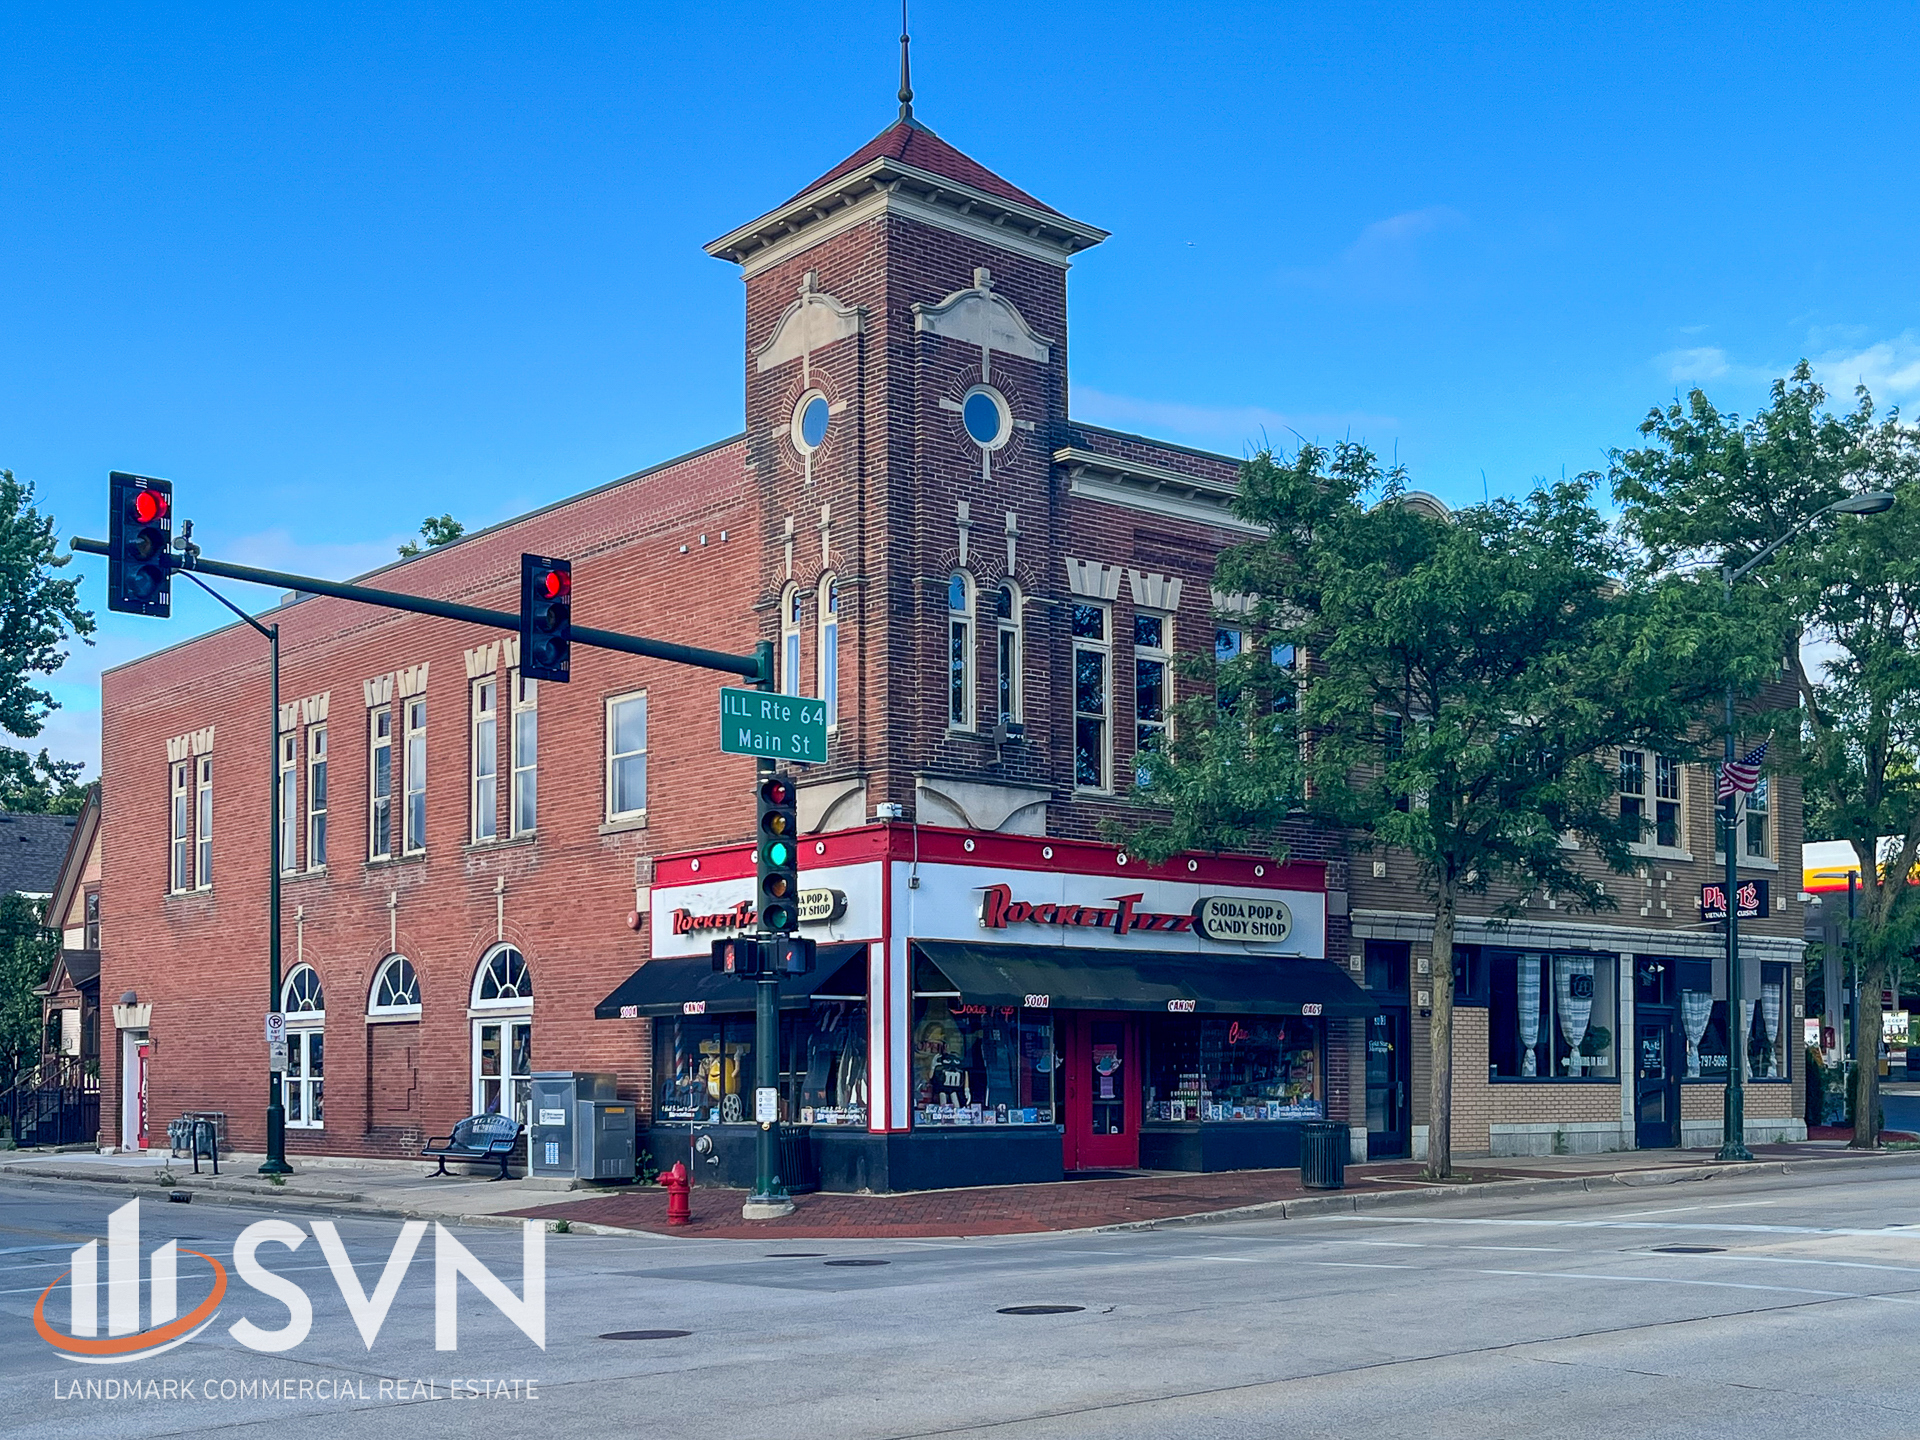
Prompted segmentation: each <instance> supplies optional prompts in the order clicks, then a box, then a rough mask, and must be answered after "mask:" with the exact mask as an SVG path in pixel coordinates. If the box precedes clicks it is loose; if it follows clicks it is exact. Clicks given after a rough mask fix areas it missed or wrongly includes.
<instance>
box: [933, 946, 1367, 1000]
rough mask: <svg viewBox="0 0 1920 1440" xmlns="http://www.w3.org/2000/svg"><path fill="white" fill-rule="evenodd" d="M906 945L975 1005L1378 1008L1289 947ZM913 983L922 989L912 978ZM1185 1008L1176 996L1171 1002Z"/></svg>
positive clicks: (1333, 970)
mask: <svg viewBox="0 0 1920 1440" xmlns="http://www.w3.org/2000/svg"><path fill="white" fill-rule="evenodd" d="M915 948H916V949H918V950H919V951H920V953H921V954H922V955H924V956H925V957H926V958H927V960H928V961H929V962H931V963H932V964H933V965H934V966H935V967H936V968H937V969H939V971H940V972H941V973H942V974H943V975H945V976H946V977H947V978H948V979H949V980H951V981H952V982H953V988H954V989H955V990H957V991H959V992H960V998H961V999H962V1000H964V1001H967V1002H969V1003H972V1004H978V1005H1021V1004H1024V1003H1025V1002H1026V1000H1027V998H1028V997H1029V996H1032V995H1045V996H1046V997H1047V1003H1048V1004H1049V1005H1050V1006H1051V1007H1052V1008H1054V1009H1056V1010H1158V1011H1161V1012H1163V1013H1164V1012H1165V1011H1166V1010H1168V1009H1169V1008H1170V1007H1169V1005H1168V1002H1169V1001H1186V1002H1191V1005H1192V1008H1193V1010H1194V1011H1195V1012H1196V1013H1198V1014H1216V1015H1299V1014H1301V1013H1303V1011H1304V1009H1305V1007H1306V1006H1309V1005H1318V1006H1319V1007H1320V1009H1319V1011H1318V1013H1319V1014H1321V1015H1328V1016H1366V1015H1372V1014H1374V1013H1375V1012H1376V1011H1377V1010H1378V1009H1379V1008H1380V1007H1379V1006H1377V1005H1375V1004H1374V1003H1373V1001H1372V1000H1370V999H1369V998H1368V997H1367V992H1366V991H1364V990H1362V989H1361V988H1360V987H1359V986H1358V985H1356V984H1354V983H1353V981H1352V980H1350V979H1349V978H1347V973H1346V972H1345V971H1344V970H1342V969H1341V968H1340V967H1339V966H1338V965H1335V964H1333V963H1332V962H1330V961H1327V960H1303V959H1299V958H1297V957H1294V956H1267V955H1181V954H1173V953H1169V952H1167V951H1162V950H1150V951H1142V952H1141V953H1140V954H1137V955H1132V954H1127V955H1116V954H1112V953H1111V952H1109V951H1105V950H1069V949H1065V948H1060V947H1055V946H1051V945H965V944H956V943H953V942H950V941H940V940H922V941H917V942H915ZM916 988H926V987H924V986H918V985H917V986H916ZM1180 1008H1181V1009H1182V1010H1184V1009H1186V1008H1187V1007H1186V1006H1185V1005H1182V1006H1181V1007H1180Z"/></svg>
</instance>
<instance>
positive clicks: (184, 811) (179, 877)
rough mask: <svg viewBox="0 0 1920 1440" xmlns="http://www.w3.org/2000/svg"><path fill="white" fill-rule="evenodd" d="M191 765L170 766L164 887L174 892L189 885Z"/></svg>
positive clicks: (190, 870) (181, 763) (191, 875)
mask: <svg viewBox="0 0 1920 1440" xmlns="http://www.w3.org/2000/svg"><path fill="white" fill-rule="evenodd" d="M192 781H193V765H192V763H191V762H190V761H186V760H181V761H178V762H177V763H175V765H174V766H173V774H172V784H173V810H172V819H171V831H170V833H171V835H172V844H171V847H170V848H171V854H170V856H169V864H168V875H167V888H168V889H169V890H172V891H174V892H176V893H178V892H179V891H182V890H191V889H192V888H193V793H192Z"/></svg>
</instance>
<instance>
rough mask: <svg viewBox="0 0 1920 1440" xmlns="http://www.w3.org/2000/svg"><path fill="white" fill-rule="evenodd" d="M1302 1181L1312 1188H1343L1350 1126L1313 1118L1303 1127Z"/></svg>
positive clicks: (1301, 1143)
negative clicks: (1348, 1128) (1348, 1127)
mask: <svg viewBox="0 0 1920 1440" xmlns="http://www.w3.org/2000/svg"><path fill="white" fill-rule="evenodd" d="M1300 1183H1301V1184H1302V1185H1304V1186H1306V1188H1307V1189H1309V1190H1340V1189H1344V1188H1345V1187H1346V1183H1347V1127H1346V1126H1344V1125H1335V1124H1333V1123H1332V1122H1331V1121H1327V1120H1312V1121H1309V1122H1308V1123H1307V1124H1305V1125H1303V1126H1302V1127H1301V1134H1300Z"/></svg>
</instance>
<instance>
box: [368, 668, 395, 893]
mask: <svg viewBox="0 0 1920 1440" xmlns="http://www.w3.org/2000/svg"><path fill="white" fill-rule="evenodd" d="M382 721H385V722H386V733H385V734H384V735H383V734H381V733H380V726H381V722H382ZM383 778H384V779H385V781H386V793H385V794H384V795H383V794H381V793H380V782H381V780H382V779H383ZM393 801H394V794H393V707H392V706H391V705H376V706H374V707H373V709H371V710H369V711H368V712H367V859H369V860H391V859H392V858H393V855H394V850H393ZM382 817H385V819H386V822H387V824H386V830H387V836H386V844H385V846H384V847H383V846H382V845H381V843H380V821H381V819H382Z"/></svg>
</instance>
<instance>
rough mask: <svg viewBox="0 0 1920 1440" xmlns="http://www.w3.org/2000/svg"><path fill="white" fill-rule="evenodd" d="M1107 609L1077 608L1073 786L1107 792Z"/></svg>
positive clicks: (1080, 606) (1074, 639) (1108, 666)
mask: <svg viewBox="0 0 1920 1440" xmlns="http://www.w3.org/2000/svg"><path fill="white" fill-rule="evenodd" d="M1111 659H1112V656H1111V655H1110V654H1109V652H1108V646H1107V607H1106V606H1104V605H1075V606H1074V607H1073V783H1074V785H1075V786H1076V787H1077V788H1079V789H1081V790H1106V789H1108V788H1110V782H1109V780H1108V778H1107V773H1108V765H1109V762H1110V754H1109V748H1110V747H1109V740H1110V734H1109V731H1108V725H1107V714H1108V712H1107V705H1108V699H1107V695H1108V683H1107V682H1108V671H1109V668H1110V663H1109V662H1110V661H1111Z"/></svg>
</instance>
